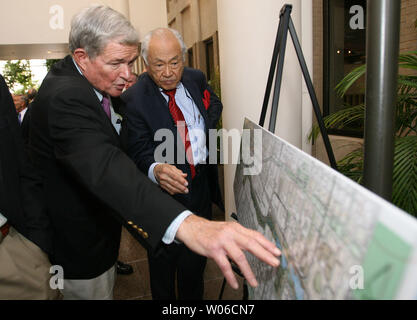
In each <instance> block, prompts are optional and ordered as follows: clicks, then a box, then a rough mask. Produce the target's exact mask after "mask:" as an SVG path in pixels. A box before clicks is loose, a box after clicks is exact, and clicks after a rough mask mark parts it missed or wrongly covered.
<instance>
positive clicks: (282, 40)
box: [259, 4, 337, 170]
mask: <svg viewBox="0 0 417 320" xmlns="http://www.w3.org/2000/svg"><path fill="white" fill-rule="evenodd" d="M291 11H292V5H290V4H286V5H284V6H283V7H282V9H281V12H280V17H279V18H280V21H279V27H278V33H277V38H276V42H275V47H274V53H273V55H272V63H271V69H270V71H269V77H268V83H267V87H266V92H265V98H264V103H263V106H262V113H261V119H260V121H259V125H260V126H261V127H263V126H264V124H265V118H266V112H267V110H268V104H269V97H270V95H271V89H272V83H273V80H274V74H275V71H276V67H277V62H278V71H277V74H276V79H275V88H274V97H273V100H272V111H271V118H270V121H269V131H271V132H275V125H276V121H277V115H278V102H279V96H280V93H281V82H282V72H283V69H284V68H283V67H284V58H285V49H286V45H287V35H288V30H289V31H290V34H291V38H292V41H293V44H294V47H295V51H296V52H297V57H298V61H299V62H300V66H301V70H302V72H303V75H304V79H305V82H306V85H307V88H308V92H309V94H310V98H311V102H312V103H313V108H314V112H315V114H316V118H317V122H318V125H319V127H320V132H321V135H322V137H323V141H324V145H325V147H326V152H327V156H328V157H329V161H330V166H331V167H332V168H333V169H335V170H337V165H336V160H335V157H334V153H333V149H332V146H331V144H330V140H329V136H328V134H327V130H326V127H325V125H324V121H323V116H322V114H321V111H320V106H319V103H318V101H317V96H316V92H315V91H314V87H313V83H312V81H311V77H310V74H309V72H308V69H307V64H306V62H305V59H304V55H303V51H302V49H301V45H300V42H299V41H298V37H297V32H296V31H295V28H294V24H293V21H292V18H291Z"/></svg>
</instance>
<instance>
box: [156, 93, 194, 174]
mask: <svg viewBox="0 0 417 320" xmlns="http://www.w3.org/2000/svg"><path fill="white" fill-rule="evenodd" d="M163 92H164V93H165V94H166V95H167V96H168V97H169V101H168V107H169V112H170V113H171V116H172V118H173V119H174V122H175V124H176V125H177V130H178V132H179V134H180V135H181V140H182V142H183V143H184V146H185V154H186V156H187V160H188V163H189V164H190V169H191V178H192V179H194V177H195V166H194V159H193V150H192V148H191V142H190V138H189V136H188V127H187V124H186V123H185V119H184V115H183V114H182V112H181V109H180V108H179V107H178V105H177V103H176V102H175V93H176V92H177V89H173V90H164V91H163Z"/></svg>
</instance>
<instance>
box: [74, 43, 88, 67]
mask: <svg viewBox="0 0 417 320" xmlns="http://www.w3.org/2000/svg"><path fill="white" fill-rule="evenodd" d="M72 56H73V58H74V60H75V62H76V63H77V65H78V67H79V68H80V69H81V71H82V72H84V70H85V69H86V68H87V64H88V63H89V62H90V57H89V56H88V54H87V52H86V51H85V50H84V49H82V48H78V49H75V51H74V53H73V54H72Z"/></svg>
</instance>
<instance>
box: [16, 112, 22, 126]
mask: <svg viewBox="0 0 417 320" xmlns="http://www.w3.org/2000/svg"><path fill="white" fill-rule="evenodd" d="M17 120H19V124H22V115H21V114H20V112H18V113H17Z"/></svg>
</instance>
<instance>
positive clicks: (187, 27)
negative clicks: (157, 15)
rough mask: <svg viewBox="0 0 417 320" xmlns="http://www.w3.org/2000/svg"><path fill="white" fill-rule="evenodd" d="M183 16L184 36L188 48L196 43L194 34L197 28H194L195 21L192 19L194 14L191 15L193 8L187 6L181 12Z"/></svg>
mask: <svg viewBox="0 0 417 320" xmlns="http://www.w3.org/2000/svg"><path fill="white" fill-rule="evenodd" d="M181 17H182V25H183V28H182V29H183V30H182V36H183V38H184V42H185V45H186V46H187V48H190V47H192V45H193V44H194V43H195V36H194V34H195V32H194V30H195V29H194V28H192V25H193V21H192V16H191V8H190V7H187V8H185V9H184V10H183V11H182V13H181ZM178 31H180V32H181V30H178Z"/></svg>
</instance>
